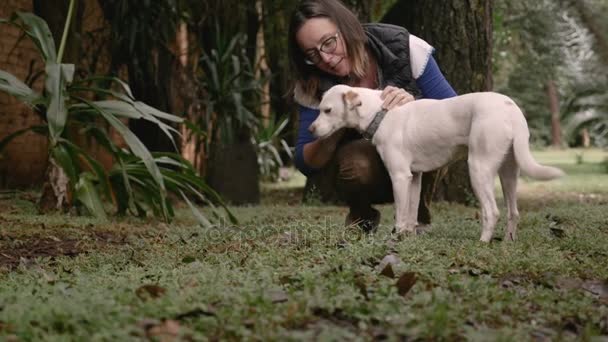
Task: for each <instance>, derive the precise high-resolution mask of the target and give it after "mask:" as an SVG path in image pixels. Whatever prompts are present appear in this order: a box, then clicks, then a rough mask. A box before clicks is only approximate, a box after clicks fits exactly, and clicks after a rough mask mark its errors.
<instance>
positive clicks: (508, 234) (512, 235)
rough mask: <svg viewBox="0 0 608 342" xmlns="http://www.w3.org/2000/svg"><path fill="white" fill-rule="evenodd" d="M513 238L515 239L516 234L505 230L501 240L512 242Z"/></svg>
mask: <svg viewBox="0 0 608 342" xmlns="http://www.w3.org/2000/svg"><path fill="white" fill-rule="evenodd" d="M515 240H517V236H516V235H515V233H514V232H506V233H505V237H504V238H503V239H502V241H505V242H513V241H515Z"/></svg>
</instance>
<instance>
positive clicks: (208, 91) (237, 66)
mask: <svg viewBox="0 0 608 342" xmlns="http://www.w3.org/2000/svg"><path fill="white" fill-rule="evenodd" d="M216 32H217V34H216V37H215V43H216V44H215V48H213V49H211V51H210V52H209V53H204V54H203V56H202V57H201V70H202V72H203V75H202V77H201V78H200V81H201V83H202V86H203V90H204V91H205V95H206V96H205V102H204V104H205V110H206V115H205V116H204V118H203V119H202V122H199V123H197V124H198V125H199V126H200V127H203V130H204V131H206V132H208V134H209V139H207V145H208V144H210V143H211V142H220V143H224V144H225V143H230V142H233V141H235V139H236V138H237V137H238V136H239V135H241V134H242V133H243V132H247V131H251V130H253V129H255V127H256V126H257V125H258V118H257V117H256V115H255V114H254V112H253V110H252V108H255V106H256V105H257V103H259V94H260V91H261V85H262V80H261V79H259V78H256V76H255V73H254V71H253V66H252V63H251V61H250V59H249V58H248V57H247V55H246V53H245V51H244V45H245V36H244V35H243V34H240V33H238V34H236V35H234V36H233V37H232V38H231V39H230V40H227V39H226V37H224V36H222V35H221V33H220V32H221V30H220V28H219V27H216ZM207 150H208V149H207Z"/></svg>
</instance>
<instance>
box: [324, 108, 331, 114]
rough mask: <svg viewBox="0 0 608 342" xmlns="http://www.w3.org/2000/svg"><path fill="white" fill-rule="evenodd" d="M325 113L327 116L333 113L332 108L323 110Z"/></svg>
mask: <svg viewBox="0 0 608 342" xmlns="http://www.w3.org/2000/svg"><path fill="white" fill-rule="evenodd" d="M323 113H325V114H329V113H331V108H325V109H323Z"/></svg>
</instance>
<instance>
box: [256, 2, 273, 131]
mask: <svg viewBox="0 0 608 342" xmlns="http://www.w3.org/2000/svg"><path fill="white" fill-rule="evenodd" d="M262 6H263V3H262V0H256V2H255V9H256V14H257V20H258V24H259V27H258V31H257V33H256V39H255V40H256V50H255V76H256V78H257V79H261V78H265V80H264V82H263V84H262V99H261V103H260V115H261V117H262V124H263V125H264V126H265V127H266V126H268V123H269V121H270V78H269V77H268V75H269V74H270V68H269V67H268V61H267V58H266V43H265V41H264V8H263V7H262Z"/></svg>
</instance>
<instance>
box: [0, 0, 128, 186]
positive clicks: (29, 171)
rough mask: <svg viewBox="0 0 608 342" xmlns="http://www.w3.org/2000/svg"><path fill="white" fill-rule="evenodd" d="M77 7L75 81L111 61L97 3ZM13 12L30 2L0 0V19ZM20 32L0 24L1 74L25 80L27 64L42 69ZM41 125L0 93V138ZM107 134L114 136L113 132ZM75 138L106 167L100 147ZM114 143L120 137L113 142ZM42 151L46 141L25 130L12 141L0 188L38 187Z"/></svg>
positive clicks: (2, 157)
mask: <svg viewBox="0 0 608 342" xmlns="http://www.w3.org/2000/svg"><path fill="white" fill-rule="evenodd" d="M80 4H81V5H84V6H85V7H84V13H83V20H82V22H83V27H82V31H83V33H82V34H81V42H82V58H81V59H80V61H79V64H78V65H77V70H78V72H77V77H78V76H87V75H91V74H97V75H101V74H106V73H107V72H108V70H109V63H110V55H109V45H108V42H109V34H110V31H109V28H108V26H107V24H106V22H105V20H104V18H103V14H102V11H101V8H99V4H98V2H97V0H85V1H81V3H80ZM17 10H20V11H28V12H31V11H32V10H33V6H32V0H0V18H8V17H9V16H10V15H11V13H13V12H14V11H17ZM20 34H21V33H20V31H19V30H18V29H17V28H15V27H12V26H8V25H1V26H0V70H5V71H8V72H10V73H12V74H13V75H15V76H16V77H17V78H19V79H21V80H24V79H25V78H26V77H27V75H28V74H30V64H31V63H32V62H34V63H35V64H34V65H33V68H32V71H31V72H32V73H34V72H36V71H39V70H42V69H43V68H44V66H43V62H42V60H41V59H40V58H39V54H38V51H37V49H36V48H35V46H34V44H33V43H32V42H31V41H30V40H29V39H28V38H24V39H21V40H19V37H20ZM57 44H58V43H57ZM43 82H44V80H43V79H42V78H40V79H39V80H37V82H36V83H35V84H34V86H33V87H34V89H35V90H37V91H42V88H43V86H44V84H43ZM40 122H41V120H40V119H39V118H38V117H37V115H36V114H35V113H34V112H33V111H32V110H30V109H29V108H28V107H27V106H25V105H22V104H20V103H19V102H18V101H17V100H16V99H15V98H13V97H11V96H9V95H7V94H5V93H1V92H0V139H2V138H4V137H5V136H7V135H9V134H11V133H12V132H15V131H17V130H19V129H22V128H25V127H29V126H31V125H35V124H39V123H40ZM73 133H75V132H73ZM112 133H113V134H112V135H113V136H114V137H116V134H115V132H112ZM76 140H77V141H78V143H79V144H80V145H82V146H83V147H85V148H86V149H88V150H89V151H91V152H93V154H94V155H96V157H97V158H98V159H99V160H100V161H101V162H102V164H103V165H106V166H109V165H111V163H112V160H111V157H110V156H109V155H108V154H107V153H104V152H103V151H101V149H100V147H99V146H95V145H92V144H90V141H87V139H86V137H80V138H76ZM115 140H119V139H116V138H115ZM47 149H48V145H47V143H46V138H45V137H42V136H39V135H37V134H35V133H31V132H30V133H27V134H25V135H23V136H21V137H19V138H17V139H15V140H13V141H12V142H11V143H10V144H9V145H8V146H7V148H6V149H5V150H4V151H3V152H2V153H1V154H0V188H25V187H32V186H38V185H40V184H41V182H42V181H43V180H44V172H45V170H46V167H47V159H48V156H47Z"/></svg>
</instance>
